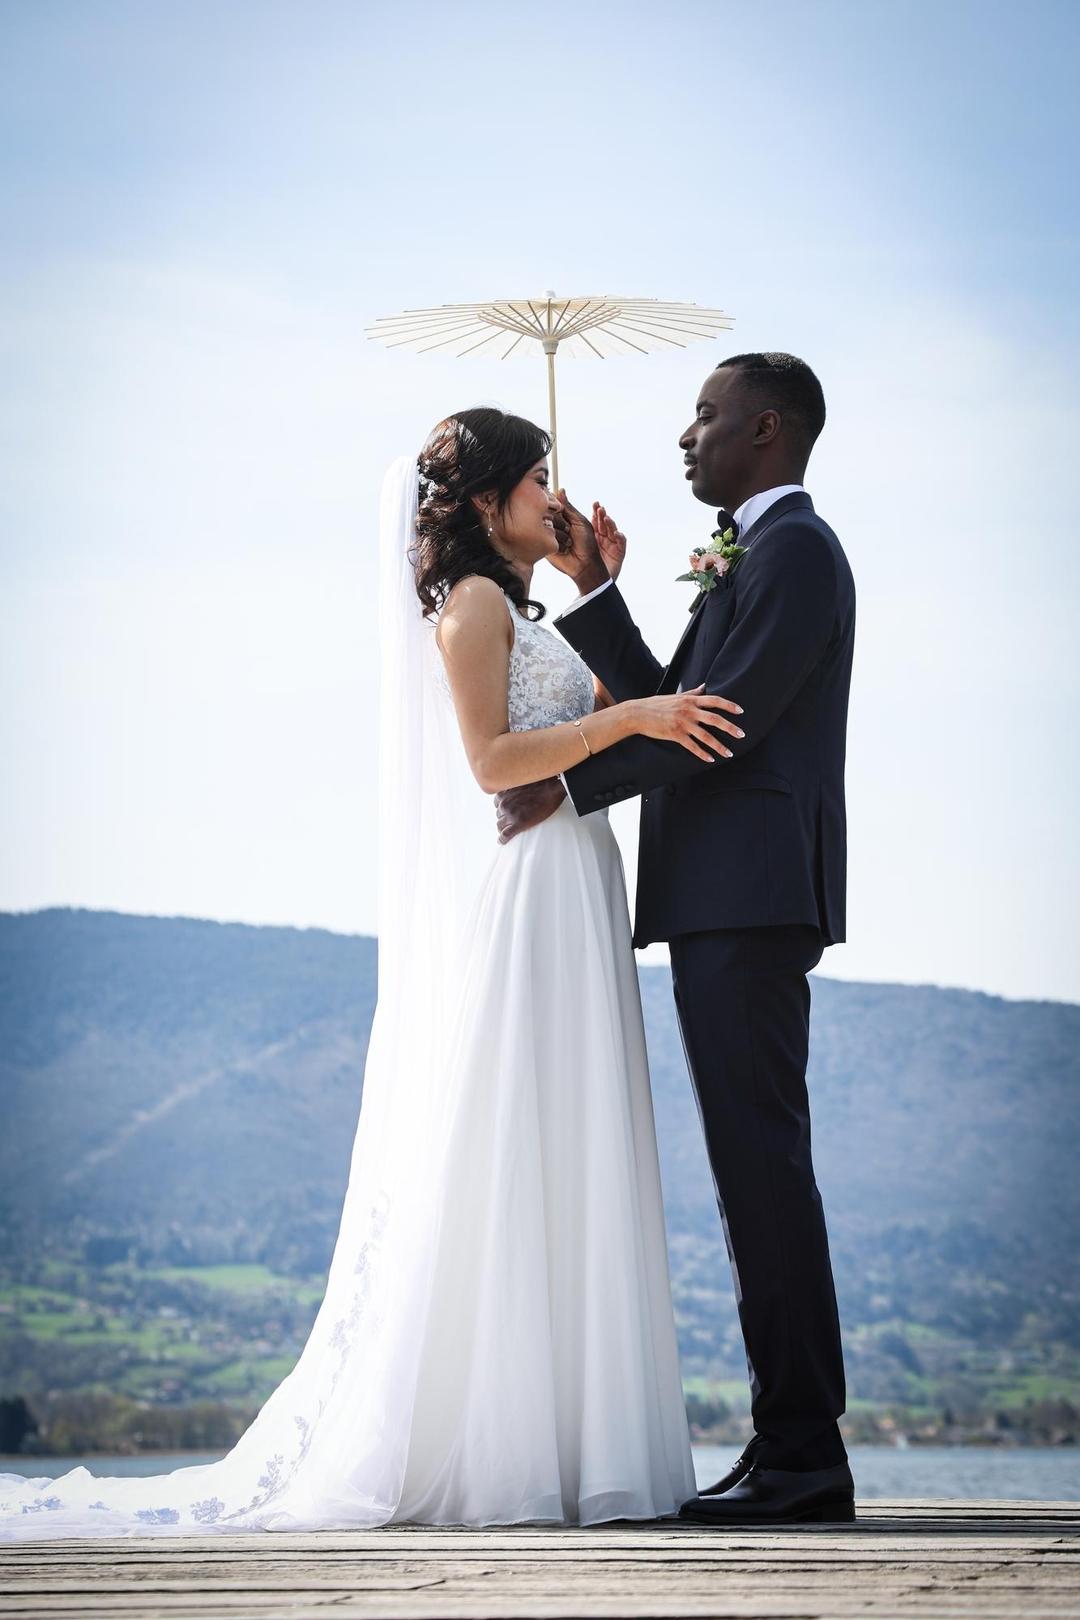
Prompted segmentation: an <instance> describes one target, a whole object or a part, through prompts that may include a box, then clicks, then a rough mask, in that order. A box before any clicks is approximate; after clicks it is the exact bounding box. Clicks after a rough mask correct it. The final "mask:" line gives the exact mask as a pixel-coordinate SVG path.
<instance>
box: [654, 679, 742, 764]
mask: <svg viewBox="0 0 1080 1620" xmlns="http://www.w3.org/2000/svg"><path fill="white" fill-rule="evenodd" d="M632 702H633V709H634V714H633V720H634V730H635V731H636V732H637V733H638V735H639V736H642V737H656V738H658V739H660V740H661V741H663V742H677V743H681V744H682V746H683V747H684V748H688V749H689V750H690V752H691V753H692V754H696V755H697V757H698V759H707V760H710V761H711V760H712V759H713V756H714V754H717V753H718V754H719V755H720V757H721V758H722V759H730V758H731V749H730V748H726V747H725V746H724V744H723V743H721V742H719V741H718V740H717V738H716V737H715V736H714V735H713V732H714V731H726V732H727V733H728V735H729V736H732V737H744V736H745V735H746V733H745V732H744V731H742V730H741V729H740V727H739V726H737V725H736V724H735V723H734V721H732V720H725V719H724V712H726V713H727V714H742V710H741V709H740V708H739V705H738V704H737V703H732V702H731V700H730V699H729V698H722V697H714V696H713V695H712V694H711V693H709V692H706V690H705V684H704V682H702V684H701V685H700V686H695V687H694V688H693V689H692V690H691V691H689V692H675V693H673V694H672V695H671V697H648V698H635V699H633V700H632ZM722 711H723V712H722ZM706 727H709V728H710V729H709V730H706V729H705V728H706ZM710 749H711V750H712V752H708V751H707V750H710Z"/></svg>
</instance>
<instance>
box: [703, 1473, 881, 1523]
mask: <svg viewBox="0 0 1080 1620" xmlns="http://www.w3.org/2000/svg"><path fill="white" fill-rule="evenodd" d="M679 1518H680V1519H689V1520H691V1521H692V1522H693V1523H695V1524H712V1525H717V1526H721V1525H725V1524H853V1523H854V1522H855V1481H854V1480H853V1479H852V1477H851V1469H850V1468H849V1467H848V1465H847V1463H841V1464H840V1465H839V1466H838V1467H836V1468H813V1469H809V1470H807V1471H805V1472H796V1471H795V1470H793V1469H787V1468H763V1467H760V1466H757V1465H755V1464H753V1463H752V1464H751V1466H750V1469H749V1471H748V1472H747V1473H746V1474H744V1475H743V1477H742V1478H741V1479H740V1481H739V1482H738V1484H736V1485H734V1486H733V1487H732V1488H731V1490H729V1491H725V1492H724V1494H723V1495H722V1496H711V1495H708V1494H703V1495H701V1496H695V1497H692V1498H691V1500H690V1501H689V1502H684V1503H683V1505H682V1507H681V1508H680V1509H679Z"/></svg>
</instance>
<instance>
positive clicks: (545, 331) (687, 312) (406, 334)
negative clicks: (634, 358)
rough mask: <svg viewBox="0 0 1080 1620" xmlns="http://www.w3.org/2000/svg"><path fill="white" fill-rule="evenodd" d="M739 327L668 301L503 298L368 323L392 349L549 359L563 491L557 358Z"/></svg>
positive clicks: (555, 470)
mask: <svg viewBox="0 0 1080 1620" xmlns="http://www.w3.org/2000/svg"><path fill="white" fill-rule="evenodd" d="M732 325H733V321H732V318H731V316H729V315H725V314H724V313H723V311H722V310H719V309H703V308H701V307H700V306H699V305H698V304H679V303H664V302H663V301H662V300H661V299H659V298H611V297H607V296H604V297H595V298H556V296H555V294H554V293H553V292H547V293H545V294H544V296H543V297H542V298H498V299H496V300H495V301H494V303H490V304H442V305H440V306H439V307H438V308H437V309H409V310H405V311H404V312H403V313H402V314H400V315H384V316H383V317H382V318H381V319H380V320H377V321H376V322H375V324H374V326H370V327H368V329H367V330H368V336H369V338H375V339H377V340H378V341H379V342H382V343H385V344H386V346H387V347H388V348H391V349H397V348H402V349H415V350H417V351H418V352H419V353H421V354H430V353H447V354H453V355H468V354H481V355H493V356H495V358H497V359H499V360H507V359H509V358H510V357H511V356H516V355H522V354H529V353H534V352H535V351H536V349H537V348H539V349H540V350H541V352H542V353H544V354H545V355H546V356H547V369H548V411H549V414H550V418H551V438H552V451H551V460H552V482H553V485H554V488H555V489H558V488H559V448H558V439H557V438H556V416H555V355H556V353H557V352H559V351H562V353H564V354H565V355H566V356H567V358H568V359H573V358H574V357H577V356H589V355H592V356H593V357H594V358H595V359H597V360H606V359H607V358H608V357H609V356H611V355H617V354H649V353H650V352H652V351H654V350H657V349H665V348H675V349H685V348H686V347H687V345H688V344H690V343H697V342H699V341H700V340H701V339H703V338H714V337H716V336H717V335H718V334H719V333H720V332H723V331H726V330H727V329H728V328H730V327H731V326H732Z"/></svg>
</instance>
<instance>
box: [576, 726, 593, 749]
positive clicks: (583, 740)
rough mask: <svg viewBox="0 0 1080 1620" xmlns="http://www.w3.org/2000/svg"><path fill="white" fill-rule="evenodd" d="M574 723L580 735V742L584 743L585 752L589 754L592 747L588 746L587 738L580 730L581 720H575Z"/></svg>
mask: <svg viewBox="0 0 1080 1620" xmlns="http://www.w3.org/2000/svg"><path fill="white" fill-rule="evenodd" d="M574 724H575V726H577V728H578V735H579V736H580V738H581V740H582V742H583V743H584V744H585V752H586V753H587V754H590V755H591V754H592V749H591V748H590V747H589V739H588V737H586V735H585V733H584V731H583V730H582V726H581V721H580V720H575V721H574Z"/></svg>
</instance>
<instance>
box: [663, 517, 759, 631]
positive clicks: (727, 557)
mask: <svg viewBox="0 0 1080 1620" xmlns="http://www.w3.org/2000/svg"><path fill="white" fill-rule="evenodd" d="M746 552H747V548H746V546H740V545H736V543H735V530H734V529H722V530H721V529H714V530H713V532H712V536H711V537H710V540H709V544H708V545H707V546H695V547H694V549H693V551H692V552H691V553H690V572H689V573H688V574H680V575H679V576H678V582H679V583H680V584H681V583H682V582H683V580H687V581H692V582H693V583H694V584H695V585H696V586H697V588H698V590H699V591H701V592H702V593H703V594H704V592H705V591H712V590H715V589H716V586H717V585H718V584H719V582H720V581H721V580H722V579H723V577H724V575H725V574H730V573H733V572H734V570H735V569H736V568H737V567H738V565H739V563H740V562H741V561H742V559H743V558H744V557H745V556H746ZM696 605H697V604H696V603H695V602H691V604H690V611H691V613H692V612H693V611H694V608H695V606H696Z"/></svg>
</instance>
